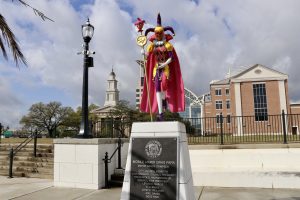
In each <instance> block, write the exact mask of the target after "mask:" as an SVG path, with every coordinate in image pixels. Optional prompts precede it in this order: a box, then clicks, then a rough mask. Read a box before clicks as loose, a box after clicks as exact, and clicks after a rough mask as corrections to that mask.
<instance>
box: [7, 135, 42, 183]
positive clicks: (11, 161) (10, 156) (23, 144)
mask: <svg viewBox="0 0 300 200" xmlns="http://www.w3.org/2000/svg"><path fill="white" fill-rule="evenodd" d="M32 139H34V146H33V154H34V157H36V143H37V130H36V131H35V132H34V133H31V135H29V136H28V138H26V139H25V140H24V141H23V142H22V143H20V144H19V145H18V146H17V147H16V148H15V149H14V148H13V147H12V148H11V149H10V150H9V169H8V170H9V171H8V177H9V178H13V176H12V174H13V173H12V170H13V160H14V156H15V155H16V154H17V153H18V152H19V151H20V150H21V149H22V148H24V147H25V146H26V145H27V144H28V143H29V142H31V141H32Z"/></svg>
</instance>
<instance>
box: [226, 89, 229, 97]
mask: <svg viewBox="0 0 300 200" xmlns="http://www.w3.org/2000/svg"><path fill="white" fill-rule="evenodd" d="M225 94H226V96H228V95H229V88H226V89H225Z"/></svg>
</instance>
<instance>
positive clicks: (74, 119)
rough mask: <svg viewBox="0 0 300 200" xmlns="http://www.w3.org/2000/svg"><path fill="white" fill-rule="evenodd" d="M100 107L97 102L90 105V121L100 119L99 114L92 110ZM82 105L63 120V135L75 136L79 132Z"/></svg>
mask: <svg viewBox="0 0 300 200" xmlns="http://www.w3.org/2000/svg"><path fill="white" fill-rule="evenodd" d="M97 108H99V106H97V105H95V104H90V105H89V121H90V122H95V121H97V120H98V116H97V115H96V114H94V113H91V111H92V110H94V109H97ZM81 114H82V113H81V107H78V108H77V109H76V111H72V112H71V113H70V114H69V115H68V116H67V117H66V118H65V119H64V121H63V122H62V126H61V129H62V130H61V132H62V134H63V135H62V136H75V135H76V134H78V132H79V129H80V122H81Z"/></svg>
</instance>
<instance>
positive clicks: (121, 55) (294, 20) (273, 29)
mask: <svg viewBox="0 0 300 200" xmlns="http://www.w3.org/2000/svg"><path fill="white" fill-rule="evenodd" d="M25 1H26V2H27V3H28V4H30V5H31V6H32V7H35V8H37V9H38V10H40V11H42V12H43V13H44V14H45V15H46V16H48V17H49V18H51V19H53V20H54V22H51V21H43V20H41V18H39V17H38V16H36V15H35V14H34V12H33V11H32V9H30V8H28V7H25V6H23V5H21V4H20V3H18V1H13V2H12V1H11V0H2V1H1V3H0V13H1V14H2V15H3V16H4V17H5V19H6V21H7V23H8V24H9V26H10V28H11V29H12V31H13V32H14V33H15V35H16V37H17V39H18V41H19V44H20V46H21V49H22V51H23V53H24V54H25V56H26V59H27V60H28V67H26V66H24V65H20V67H19V68H18V67H16V66H15V64H14V62H13V61H12V60H11V59H10V60H8V61H7V60H5V59H4V58H3V57H2V56H1V55H0V94H1V97H0V122H1V123H2V124H4V125H5V126H6V125H9V126H10V127H18V126H20V125H19V121H20V119H21V118H22V116H23V115H26V114H27V113H28V109H29V108H30V106H31V105H32V104H34V103H38V102H43V103H48V102H50V101H58V102H61V103H62V105H63V106H71V107H73V108H74V109H75V108H76V107H78V106H80V105H81V100H82V77H83V57H82V55H77V52H80V51H81V50H82V46H81V45H82V44H83V40H82V36H81V25H82V24H84V23H85V22H86V19H87V17H89V19H90V22H91V24H92V25H93V26H94V27H95V32H94V36H93V38H92V40H91V42H90V50H93V51H95V52H96V54H95V55H94V67H93V68H89V103H94V104H97V105H99V106H103V104H104V100H105V90H106V88H107V78H108V75H109V73H110V72H111V70H112V67H113V69H114V72H115V73H116V78H117V80H118V89H119V90H120V98H121V99H125V100H128V101H130V102H131V104H132V105H134V103H135V87H136V85H137V81H138V78H139V66H138V65H137V64H136V62H135V60H137V59H140V58H141V54H140V48H139V47H138V46H137V45H136V42H135V38H136V36H137V32H136V29H135V26H134V25H133V22H134V21H135V20H136V18H137V17H140V18H142V19H144V20H146V23H147V24H146V25H145V27H146V28H147V27H154V26H155V25H156V17H157V13H158V12H160V13H161V17H162V24H163V25H164V26H172V27H173V28H174V30H175V32H176V36H175V38H174V40H172V44H173V45H174V47H175V49H176V51H177V54H178V57H179V59H180V64H181V71H182V75H183V80H184V84H185V87H187V88H189V89H190V90H191V91H193V92H194V93H195V94H196V95H199V96H200V95H202V94H204V93H207V92H208V91H209V83H210V81H212V80H221V79H224V78H225V76H226V74H227V72H228V71H229V68H230V69H231V71H236V72H237V71H239V70H242V69H245V67H250V66H253V65H254V64H262V65H264V66H267V67H270V68H273V69H275V70H278V71H280V72H283V73H286V74H287V75H288V76H289V79H288V83H289V97H290V101H291V102H300V87H299V85H300V79H299V74H300V73H299V72H300V68H299V67H300V56H299V55H298V54H299V52H300V39H299V36H300V12H299V11H298V8H300V1H299V0H264V1H262V0H85V1H82V0H39V1H34V0H25Z"/></svg>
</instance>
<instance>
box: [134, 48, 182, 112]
mask: <svg viewBox="0 0 300 200" xmlns="http://www.w3.org/2000/svg"><path fill="white" fill-rule="evenodd" d="M154 66H155V58H154V54H153V53H152V52H151V53H149V55H148V59H147V64H146V71H147V73H146V74H145V76H146V75H147V79H146V78H145V79H144V87H143V94H142V100H141V104H140V109H141V111H143V112H150V108H149V103H148V94H147V88H146V80H147V81H148V86H149V97H150V98H149V99H150V103H151V110H152V113H156V112H157V111H158V107H157V101H156V94H155V85H154V81H153V68H154ZM169 68H170V76H169V81H168V89H167V92H166V99H167V102H168V109H169V110H170V111H171V112H183V111H184V108H185V102H184V86H183V81H182V76H181V71H180V64H179V60H178V57H177V54H176V51H175V49H173V57H172V62H171V63H170V64H169Z"/></svg>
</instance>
